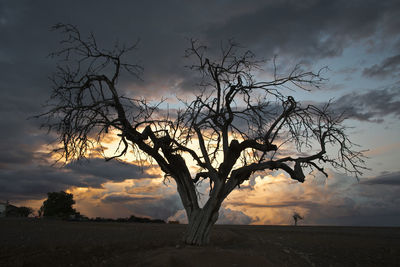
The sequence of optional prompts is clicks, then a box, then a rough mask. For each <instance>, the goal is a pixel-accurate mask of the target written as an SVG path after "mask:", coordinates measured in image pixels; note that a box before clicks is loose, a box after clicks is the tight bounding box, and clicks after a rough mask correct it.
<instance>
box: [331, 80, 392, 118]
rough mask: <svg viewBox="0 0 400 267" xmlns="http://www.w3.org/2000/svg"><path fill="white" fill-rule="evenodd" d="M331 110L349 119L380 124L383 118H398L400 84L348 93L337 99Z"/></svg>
mask: <svg viewBox="0 0 400 267" xmlns="http://www.w3.org/2000/svg"><path fill="white" fill-rule="evenodd" d="M333 108H335V109H337V110H336V111H337V112H339V113H341V112H344V114H345V116H346V117H348V118H351V119H356V120H360V121H373V122H382V121H383V120H384V117H385V116H388V115H392V116H395V117H397V118H400V84H399V83H397V84H395V85H393V86H391V87H387V88H384V89H376V90H370V91H368V92H366V93H358V92H354V93H350V94H346V95H343V96H341V97H340V98H338V99H337V100H336V101H335V103H334V105H333Z"/></svg>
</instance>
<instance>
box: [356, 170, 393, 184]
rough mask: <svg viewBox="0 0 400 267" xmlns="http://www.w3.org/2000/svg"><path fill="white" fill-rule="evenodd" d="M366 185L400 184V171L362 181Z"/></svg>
mask: <svg viewBox="0 0 400 267" xmlns="http://www.w3.org/2000/svg"><path fill="white" fill-rule="evenodd" d="M362 184H365V185H388V186H400V172H393V173H387V174H383V175H381V176H377V177H375V178H372V179H368V180H364V181H362Z"/></svg>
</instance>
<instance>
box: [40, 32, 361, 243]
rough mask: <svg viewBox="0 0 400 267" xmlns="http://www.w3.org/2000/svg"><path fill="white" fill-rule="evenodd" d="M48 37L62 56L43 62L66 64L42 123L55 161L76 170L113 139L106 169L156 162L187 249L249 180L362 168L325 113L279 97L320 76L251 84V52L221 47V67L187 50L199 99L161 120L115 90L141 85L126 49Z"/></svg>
mask: <svg viewBox="0 0 400 267" xmlns="http://www.w3.org/2000/svg"><path fill="white" fill-rule="evenodd" d="M54 28H55V29H57V30H61V31H63V32H64V33H65V35H66V36H67V38H66V39H65V40H64V41H63V42H62V45H63V48H62V50H60V51H59V52H56V53H54V54H52V55H53V56H58V57H60V56H61V57H64V58H63V59H64V61H63V62H64V63H65V64H64V65H63V66H59V67H58V69H57V72H56V73H55V75H54V77H53V82H54V85H55V86H54V91H53V95H52V98H51V99H52V100H51V101H50V103H51V105H52V106H51V108H50V109H49V110H48V112H46V113H45V114H43V115H41V116H42V117H46V118H47V123H46V124H45V125H46V126H47V127H48V128H49V130H52V131H55V132H56V133H57V134H58V136H59V141H60V143H61V144H62V146H60V148H59V149H58V151H59V152H61V153H62V155H63V157H64V158H65V161H66V162H68V161H71V160H79V159H81V158H84V157H86V156H87V154H88V152H89V151H90V149H91V148H94V147H96V146H97V145H98V144H99V143H100V142H101V140H102V138H103V137H104V136H106V135H107V134H113V133H115V136H116V137H117V138H118V139H119V140H120V142H119V144H120V147H119V149H118V152H116V153H115V155H114V156H112V157H109V158H106V160H110V159H114V158H119V157H122V156H124V155H126V154H127V153H129V151H131V150H132V151H133V152H134V154H135V155H136V156H137V157H139V158H141V157H142V156H143V155H145V156H146V157H147V158H146V159H147V160H151V161H152V162H156V163H157V164H158V165H159V167H160V168H161V170H162V172H163V173H164V174H165V177H171V178H172V179H173V180H174V181H175V182H176V185H177V190H178V193H179V196H180V198H181V200H182V204H183V206H184V208H185V210H186V214H187V217H188V221H189V224H188V229H187V231H186V233H185V237H184V240H185V242H186V243H187V244H196V245H203V244H206V243H208V242H209V236H210V230H211V228H212V226H213V225H214V224H215V222H216V221H217V219H218V211H219V209H220V207H221V204H222V202H223V201H224V199H225V198H226V197H227V196H228V195H229V194H230V193H231V192H232V190H234V189H235V188H236V187H239V186H240V185H241V184H242V183H243V182H245V181H246V180H248V179H249V178H250V176H251V175H252V174H254V173H256V172H263V171H264V172H268V171H273V170H282V171H284V172H286V173H287V174H288V175H289V176H290V177H291V179H294V180H296V181H299V182H304V179H305V174H304V170H308V171H310V172H311V171H313V170H314V171H319V172H322V173H323V174H325V175H327V172H326V171H324V168H323V167H324V165H325V164H330V165H332V166H333V167H334V168H336V169H342V170H345V171H346V172H350V173H353V174H356V175H357V174H359V173H360V170H362V168H363V167H362V166H363V160H362V156H363V155H362V153H361V152H358V151H356V150H354V149H353V144H352V143H351V142H350V140H349V138H348V136H347V135H346V134H345V131H344V130H345V127H344V126H343V125H342V121H343V118H342V117H341V116H336V115H334V114H333V113H331V112H330V111H329V104H326V105H324V106H321V107H318V106H315V105H305V106H303V105H302V104H301V103H299V102H297V101H296V100H295V99H294V98H293V97H291V96H286V95H285V94H284V93H283V92H285V91H288V90H287V89H293V88H297V89H299V88H300V89H302V90H303V89H304V90H309V89H310V88H312V87H318V86H320V84H321V83H322V82H323V79H322V77H321V75H320V73H319V72H318V73H313V72H305V71H302V69H301V68H300V67H299V66H295V67H294V68H293V70H292V71H291V72H290V73H289V74H288V75H286V76H283V77H280V76H278V74H277V72H276V71H275V73H274V77H273V78H272V79H271V81H257V79H256V78H255V76H254V73H255V72H254V71H255V70H257V68H258V67H259V65H260V64H261V63H262V62H260V61H257V60H256V59H255V57H254V55H253V54H252V53H251V52H250V51H244V52H243V49H241V48H240V47H238V46H237V45H236V44H235V43H234V42H228V44H227V45H225V46H224V45H221V55H220V58H218V59H216V60H212V59H210V58H208V57H207V54H206V53H207V48H206V47H205V46H202V45H199V44H198V42H197V41H195V40H191V42H190V48H189V49H188V50H187V51H186V52H187V56H188V57H190V58H191V59H192V60H194V62H196V63H195V64H193V65H192V66H190V69H192V70H193V71H196V72H198V73H199V74H201V77H202V82H201V84H200V86H201V92H200V93H198V94H196V95H195V97H194V100H193V101H183V100H182V103H183V104H184V105H181V106H184V108H181V109H178V110H177V111H176V114H173V116H172V115H169V114H170V112H164V114H167V115H162V114H163V113H162V112H159V106H157V105H150V104H149V103H148V102H147V101H146V100H145V99H135V98H129V97H126V96H124V95H122V94H121V92H119V91H118V90H117V84H118V79H119V78H120V76H121V74H122V73H123V72H124V71H125V72H128V73H130V74H133V75H134V76H136V77H139V76H140V72H141V71H142V69H141V67H139V66H137V65H133V64H129V63H126V62H124V61H123V56H124V55H125V54H126V53H127V52H129V51H130V50H132V49H134V48H135V46H133V47H127V48H125V47H119V46H116V47H115V49H114V50H113V51H106V50H102V49H100V48H99V47H98V45H97V43H96V40H95V38H94V36H93V35H90V36H89V38H88V39H84V38H82V37H81V35H80V33H79V31H78V30H77V28H76V27H74V26H71V25H64V24H60V25H56V26H55V27H54ZM241 51H242V52H241ZM327 146H329V149H328V147H327ZM288 147H289V148H291V149H292V150H293V153H292V154H290V156H288V155H287V153H286V152H287V148H288ZM284 148H286V150H285V149H284ZM334 150H335V151H334ZM332 151H334V152H335V153H330V152H332ZM285 153H286V154H285ZM187 157H190V158H192V159H193V161H194V162H196V164H197V166H196V167H197V169H198V171H197V173H195V174H191V172H190V171H189V166H188V164H187V162H186V160H185V158H186V159H187ZM142 159H143V158H142ZM203 180H207V181H209V185H210V191H209V198H208V200H207V202H206V203H205V205H204V206H203V207H201V206H200V205H199V201H198V195H197V190H196V188H197V187H196V185H197V184H198V183H200V182H201V181H203Z"/></svg>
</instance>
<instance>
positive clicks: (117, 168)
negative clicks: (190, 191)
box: [66, 158, 159, 182]
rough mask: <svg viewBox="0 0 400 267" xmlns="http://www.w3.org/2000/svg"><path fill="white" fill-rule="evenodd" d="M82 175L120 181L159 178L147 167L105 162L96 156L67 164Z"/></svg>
mask: <svg viewBox="0 0 400 267" xmlns="http://www.w3.org/2000/svg"><path fill="white" fill-rule="evenodd" d="M66 168H67V169H70V170H72V171H74V172H76V173H79V174H80V175H89V176H93V177H96V178H98V179H101V180H102V181H103V182H104V181H107V180H109V181H114V182H120V181H124V180H126V179H138V178H159V177H158V176H156V175H150V174H147V173H146V170H147V169H148V168H147V167H140V166H137V165H134V164H128V163H123V162H119V161H116V160H113V161H109V162H105V160H104V159H100V158H94V159H90V160H88V161H83V162H74V163H71V164H68V165H67V166H66Z"/></svg>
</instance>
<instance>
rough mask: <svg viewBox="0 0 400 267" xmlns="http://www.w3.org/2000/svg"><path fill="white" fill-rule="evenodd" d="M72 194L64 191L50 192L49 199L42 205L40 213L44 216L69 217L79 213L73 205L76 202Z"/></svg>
mask: <svg viewBox="0 0 400 267" xmlns="http://www.w3.org/2000/svg"><path fill="white" fill-rule="evenodd" d="M73 197H74V196H73V195H72V194H68V193H66V192H64V191H60V192H49V193H47V199H46V200H45V201H44V202H43V205H42V206H41V207H40V210H39V215H40V216H43V217H59V218H68V217H69V216H70V215H74V214H77V212H76V211H75V209H74V208H72V205H74V204H75V201H74V199H73Z"/></svg>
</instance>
